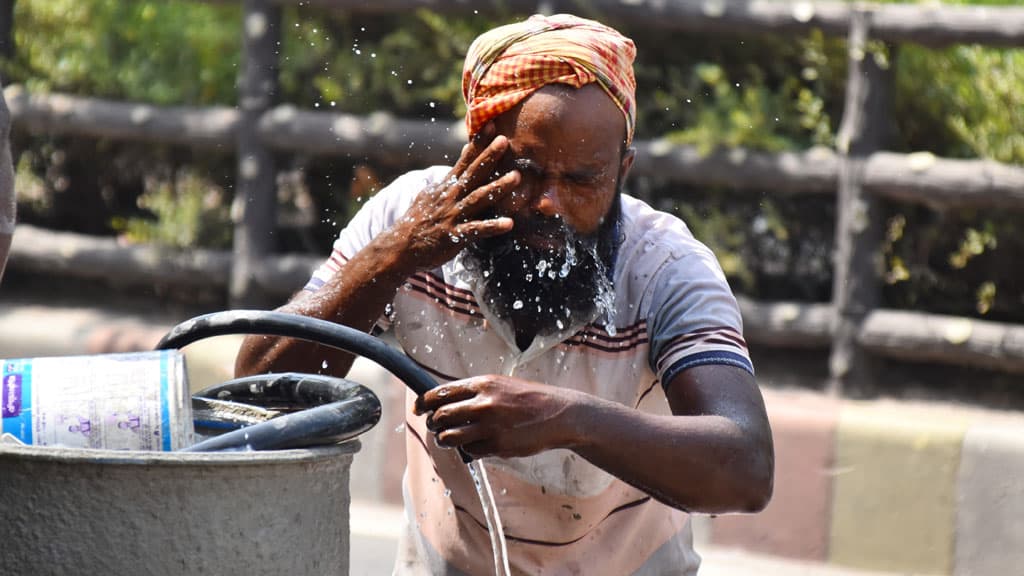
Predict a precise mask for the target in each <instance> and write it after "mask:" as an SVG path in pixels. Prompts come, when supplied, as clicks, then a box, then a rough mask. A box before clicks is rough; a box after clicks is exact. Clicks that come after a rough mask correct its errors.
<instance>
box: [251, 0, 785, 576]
mask: <svg viewBox="0 0 1024 576" xmlns="http://www.w3.org/2000/svg"><path fill="white" fill-rule="evenodd" d="M634 54H635V49H634V45H633V43H632V41H630V40H629V39H628V38H625V37H624V36H622V35H620V34H619V33H618V32H616V31H614V30H612V29H610V28H608V27H605V26H603V25H601V24H598V23H597V22H593V21H590V20H583V19H579V18H576V17H572V16H568V15H559V16H552V17H540V16H535V17H533V18H530V19H529V20H527V21H525V22H521V23H517V24H512V25H509V26H503V27H499V28H497V29H495V30H492V31H490V32H487V33H485V34H483V35H482V36H481V37H480V38H478V39H477V40H476V41H475V42H474V44H473V45H472V47H471V48H470V50H469V53H468V55H467V57H466V62H465V68H464V74H463V93H464V95H465V97H466V101H467V103H468V106H469V111H468V114H467V126H468V129H469V134H470V142H469V143H468V144H467V145H466V147H465V148H464V149H463V152H462V154H461V156H460V157H459V159H458V161H457V162H456V164H455V166H454V168H448V167H434V168H430V169H427V170H423V171H418V172H412V173H409V174H406V175H404V176H402V177H400V178H398V179H397V180H396V181H395V182H394V183H393V184H391V185H390V186H389V187H387V188H386V189H384V190H382V191H381V192H380V193H379V194H377V195H376V196H375V197H374V198H373V199H371V200H370V201H369V202H368V203H367V205H366V206H364V208H363V209H362V210H361V211H360V212H359V214H357V215H356V216H355V217H354V218H353V220H352V221H351V222H350V223H349V225H348V226H347V227H346V228H345V230H343V231H342V232H341V234H340V236H339V238H338V240H337V242H336V243H335V246H334V251H333V253H332V254H331V257H330V258H329V259H328V261H327V262H326V263H325V264H324V265H323V266H322V267H321V268H320V269H319V270H318V271H317V272H316V273H315V275H314V276H313V278H312V279H311V280H310V282H309V284H308V285H307V286H306V289H305V291H303V292H302V293H300V294H299V295H298V296H297V297H296V298H295V299H293V300H292V301H291V302H290V303H288V304H287V305H285V306H283V307H282V310H284V311H288V312H294V313H298V314H305V315H310V316H316V317H319V318H324V319H328V320H332V321H335V322H340V323H343V324H346V325H349V326H353V327H357V328H359V329H362V330H369V329H371V327H373V326H374V324H375V322H376V323H377V324H378V325H379V326H381V327H383V328H387V327H390V328H391V329H392V330H393V331H394V335H395V337H396V338H397V340H398V342H399V343H400V345H401V346H402V348H403V350H404V351H405V352H406V354H408V355H409V356H410V357H412V358H413V360H415V361H416V362H417V363H419V364H420V365H421V366H422V367H423V368H425V369H426V370H428V371H429V372H430V373H431V374H432V375H434V376H435V378H436V379H437V380H438V382H440V383H441V384H440V385H439V386H438V387H437V388H436V389H434V390H432V391H431V392H429V393H427V394H426V395H424V396H423V397H421V398H415V397H414V396H413V395H412V394H411V393H410V397H409V399H408V404H409V408H410V411H409V414H408V417H407V426H406V458H407V468H406V475H405V480H404V483H403V491H404V496H405V504H406V513H407V514H406V515H407V520H408V525H407V527H406V528H407V529H406V532H405V535H404V538H403V542H402V543H401V546H400V550H399V557H398V562H397V565H396V573H400V574H488V573H492V572H493V569H494V564H493V559H492V556H491V545H490V541H489V537H488V532H487V527H486V526H487V524H486V522H485V518H484V515H483V513H482V508H481V506H480V504H479V502H478V500H477V495H476V493H475V490H474V486H473V483H472V480H471V478H470V475H469V474H468V472H467V468H466V466H465V465H464V464H463V463H462V460H461V458H460V454H459V451H456V450H451V449H449V448H452V447H458V448H460V449H461V451H462V452H465V453H466V454H469V455H471V456H473V457H475V458H478V459H483V462H484V465H485V470H486V472H487V475H488V476H489V477H490V481H491V487H492V490H493V493H494V498H495V502H496V504H497V508H498V511H499V514H500V517H501V520H502V522H503V524H504V534H505V536H506V541H507V546H508V555H509V558H510V563H511V565H512V568H513V572H515V573H522V574H568V573H572V574H693V573H695V572H696V568H697V565H698V563H699V558H698V557H697V556H696V554H694V552H693V549H692V545H691V539H692V538H691V533H690V527H689V519H688V515H687V514H686V512H685V511H691V512H706V513H721V512H729V511H756V510H760V509H761V508H763V507H764V506H765V504H766V503H767V501H768V499H769V498H770V495H771V490H772V474H773V452H772V443H771V433H770V430H769V426H768V421H767V418H766V416H765V411H764V405H763V402H762V399H761V395H760V392H759V391H758V388H757V384H756V382H755V380H754V377H753V369H752V367H751V364H750V360H749V357H748V355H747V351H746V346H745V344H744V342H743V338H742V336H741V326H740V316H739V312H738V309H737V305H736V302H735V299H734V298H733V296H732V294H731V292H730V291H729V287H728V285H727V283H726V281H725V278H724V275H723V274H722V272H721V269H720V268H719V266H718V263H717V261H716V260H715V258H714V256H713V255H712V254H711V252H710V251H709V250H708V249H707V248H705V247H704V246H703V245H701V244H700V243H698V242H697V241H696V240H695V239H694V238H693V236H692V235H691V234H690V232H689V231H688V230H687V228H686V226H685V225H684V224H683V223H682V222H680V221H679V220H677V219H676V218H674V217H672V216H670V215H668V214H664V213H661V212H657V211H655V210H653V209H651V208H650V207H648V206H647V205H645V204H643V203H642V202H640V201H638V200H635V199H633V198H630V197H629V196H627V195H625V194H623V193H622V192H621V188H622V184H623V182H624V181H625V178H626V175H627V173H628V172H629V169H630V167H631V166H632V163H633V158H634V150H633V148H631V147H630V145H631V142H632V137H633V126H634V120H635V104H634V92H635V81H634V77H633V71H632V63H633V58H634ZM378 319H380V320H379V321H378ZM350 362H351V358H350V357H348V355H346V354H343V353H340V352H337V351H335V350H331V349H326V348H323V347H319V346H317V345H313V344H309V343H303V342H298V341H294V340H289V339H284V338H264V337H262V336H259V337H251V338H248V339H247V340H246V341H245V343H244V344H243V347H242V350H241V351H240V354H239V357H238V361H237V372H238V373H239V374H251V373H260V372H266V371H284V370H307V371H308V370H316V369H320V368H321V367H323V368H324V369H325V370H327V371H330V372H332V373H338V374H344V373H345V372H346V371H347V370H348V367H349V365H350Z"/></svg>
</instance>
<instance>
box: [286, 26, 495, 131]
mask: <svg viewBox="0 0 1024 576" xmlns="http://www.w3.org/2000/svg"><path fill="white" fill-rule="evenodd" d="M286 20H287V21H286V24H285V26H284V28H285V32H286V34H285V36H284V39H283V45H284V54H283V56H282V60H283V65H282V70H281V84H282V88H283V93H284V94H285V95H286V97H288V98H289V99H290V100H291V101H293V102H297V103H298V104H300V105H304V106H311V107H315V108H320V107H337V108H338V109H341V110H344V111H346V112H352V113H368V112H373V111H377V110H387V111H389V112H392V113H394V114H398V115H405V116H415V115H419V116H424V117H427V116H429V117H434V118H437V119H443V120H450V119H451V118H453V117H458V116H461V115H462V114H464V111H465V108H464V106H463V104H462V93H461V72H462V68H461V64H462V58H463V57H464V55H465V53H466V50H467V49H468V48H469V45H470V43H472V41H473V39H474V38H476V36H478V35H479V34H480V33H481V32H483V31H484V30H487V29H488V28H490V27H491V26H492V25H493V22H494V20H493V19H485V18H483V17H479V16H477V17H469V18H459V19H452V18H445V17H442V16H440V15H438V14H435V13H432V12H430V11H427V10H417V11H414V12H412V13H409V14H402V15H385V16H365V15H361V16H358V17H356V16H351V15H346V14H323V13H320V12H314V13H310V14H307V13H306V11H305V10H302V9H297V10H294V11H289V12H288V14H287V18H286Z"/></svg>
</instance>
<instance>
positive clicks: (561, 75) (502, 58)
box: [462, 14, 636, 144]
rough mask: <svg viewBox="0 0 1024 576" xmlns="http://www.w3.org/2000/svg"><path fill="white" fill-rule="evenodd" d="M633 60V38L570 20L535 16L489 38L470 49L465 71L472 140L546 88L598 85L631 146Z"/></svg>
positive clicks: (464, 88)
mask: <svg viewBox="0 0 1024 576" xmlns="http://www.w3.org/2000/svg"><path fill="white" fill-rule="evenodd" d="M635 56H636V46H634V45H633V41H632V40H630V39H629V38H626V37H625V36H623V35H622V34H619V33H618V32H617V31H615V30H614V29H612V28H609V27H608V26H605V25H604V24H601V23H599V22H595V21H593V20H586V19H584V18H579V17H576V16H571V15H569V14H558V15H555V16H541V15H536V16H531V17H530V18H529V19H527V20H525V21H523V22H518V23H515V24H508V25H506V26H499V27H498V28H495V29H493V30H490V31H488V32H485V33H483V34H481V35H480V36H479V37H478V38H477V39H476V40H475V41H473V44H472V45H471V46H470V47H469V52H468V53H467V54H466V63H465V66H464V67H463V69H462V95H463V97H464V98H465V99H466V105H467V106H468V108H469V110H468V111H467V113H466V128H467V129H468V130H469V135H470V136H472V135H474V134H476V133H477V132H478V131H479V130H480V129H481V128H483V127H484V125H485V124H487V123H488V122H490V121H491V119H493V118H494V117H495V116H498V115H499V114H502V113H504V112H507V111H508V110H510V109H512V108H513V107H515V106H516V105H517V104H519V103H520V102H522V101H523V99H525V98H526V97H527V96H529V95H530V94H533V93H534V92H535V91H537V90H538V89H540V88H542V87H543V86H546V85H548V84H556V83H557V84H568V85H570V86H573V87H575V88H580V87H582V86H584V85H586V84H590V83H591V82H597V83H598V85H599V86H601V88H602V89H604V91H605V92H606V93H607V94H608V96H610V97H611V99H612V101H613V102H615V105H616V106H618V107H619V110H621V111H622V114H623V116H625V117H626V139H627V144H628V143H630V142H632V141H633V129H634V127H635V125H636V79H635V78H634V76H633V59H634V57H635Z"/></svg>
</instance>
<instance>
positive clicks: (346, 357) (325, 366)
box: [235, 128, 520, 376]
mask: <svg viewBox="0 0 1024 576" xmlns="http://www.w3.org/2000/svg"><path fill="white" fill-rule="evenodd" d="M493 134H494V130H493V128H491V129H489V130H485V131H484V132H482V133H481V135H480V136H479V137H478V138H475V139H474V140H473V141H472V142H470V143H469V144H467V145H466V147H465V148H464V149H463V152H462V156H461V157H460V158H459V161H458V162H457V163H456V165H455V167H454V168H453V169H452V171H451V172H450V173H449V175H448V178H446V179H445V181H444V182H441V183H439V184H438V185H436V186H433V187H430V188H428V189H426V190H424V191H423V192H421V193H420V194H419V196H417V198H416V199H415V200H414V201H413V204H412V206H411V207H410V208H409V210H408V211H407V212H406V214H405V215H404V216H403V217H402V218H401V219H400V220H399V221H398V222H397V223H396V224H395V225H394V226H393V227H391V228H390V229H389V230H387V231H385V232H382V233H381V234H379V235H378V236H377V237H376V238H374V239H373V240H372V241H371V242H370V243H369V244H368V245H367V246H365V247H364V248H363V249H362V250H360V252H359V253H358V254H356V255H355V256H354V257H353V258H352V259H351V260H349V261H348V262H346V263H345V265H344V266H343V267H342V269H341V270H340V271H339V272H338V273H336V274H335V275H334V277H332V278H331V279H330V280H329V281H327V282H326V283H325V284H324V285H323V286H322V287H320V288H319V289H318V290H317V291H316V292H303V293H301V294H299V295H298V296H296V297H295V298H294V299H293V300H292V301H291V302H289V303H288V304H286V305H284V306H282V307H281V308H279V309H278V310H279V311H282V312H290V313H295V314H301V315H304V316H311V317H315V318H320V319H323V320H329V321H332V322H336V323H339V324H344V325H346V326H349V327H352V328H356V329H358V330H363V331H368V330H369V329H370V328H371V327H373V324H374V322H375V321H376V320H377V319H378V318H379V317H380V316H381V314H383V312H384V309H385V307H386V306H387V305H388V303H390V302H391V301H392V300H393V299H394V295H395V292H396V291H397V290H398V288H399V287H400V286H401V285H402V284H403V283H404V282H405V280H406V279H407V278H408V277H409V276H410V275H412V274H413V273H414V272H416V271H418V270H430V269H433V268H436V267H437V266H440V265H441V264H443V263H445V262H447V261H448V260H450V259H452V258H453V257H455V255H456V254H458V252H459V251H460V250H461V249H462V248H463V247H464V246H465V243H466V241H468V240H472V239H476V238H486V237H489V236H495V235H498V234H504V233H506V232H508V231H509V230H511V228H512V220H511V219H510V218H503V217H499V218H489V219H484V220H479V219H476V218H478V217H480V215H482V214H486V213H487V212H486V210H487V209H488V208H490V207H492V206H493V205H494V204H495V203H497V202H499V201H500V200H501V199H502V198H504V196H505V195H506V194H508V193H510V192H511V190H512V189H513V188H515V186H516V185H517V184H518V183H519V179H520V175H519V173H518V172H516V171H511V172H508V173H506V174H503V175H500V176H498V177H496V174H495V170H494V168H495V166H496V165H497V162H498V160H499V159H500V158H501V156H502V155H503V154H504V153H505V151H506V150H507V149H508V139H507V138H505V137H504V136H498V137H497V138H495V137H494V136H493ZM351 365H352V356H351V355H350V354H348V353H346V352H342V351H340V350H337V349H333V348H328V347H325V346H321V345H318V344H314V343H310V342H305V341H301V340H295V339H292V338H279V337H274V336H249V337H247V338H246V339H245V340H244V341H243V343H242V347H241V349H240V350H239V353H238V357H237V358H236V360H235V374H236V376H245V375H250V374H261V373H266V372H285V371H303V372H320V373H327V374H334V375H339V376H343V375H345V374H347V373H348V369H349V367H350V366H351Z"/></svg>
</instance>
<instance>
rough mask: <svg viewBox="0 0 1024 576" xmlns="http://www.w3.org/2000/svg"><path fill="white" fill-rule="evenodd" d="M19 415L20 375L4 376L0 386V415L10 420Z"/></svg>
mask: <svg viewBox="0 0 1024 576" xmlns="http://www.w3.org/2000/svg"><path fill="white" fill-rule="evenodd" d="M18 414H21V374H4V381H3V385H2V386H0V415H2V416H3V417H4V418H11V417H13V416H17V415H18Z"/></svg>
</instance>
